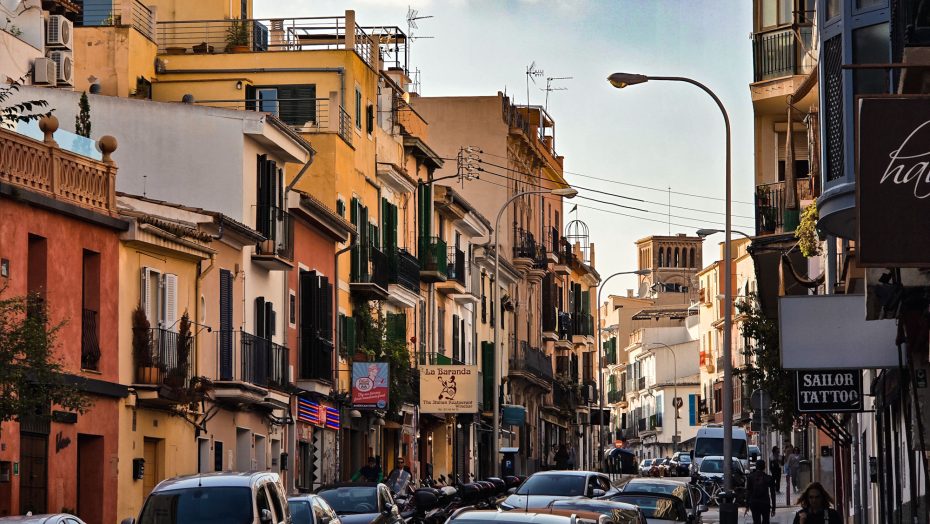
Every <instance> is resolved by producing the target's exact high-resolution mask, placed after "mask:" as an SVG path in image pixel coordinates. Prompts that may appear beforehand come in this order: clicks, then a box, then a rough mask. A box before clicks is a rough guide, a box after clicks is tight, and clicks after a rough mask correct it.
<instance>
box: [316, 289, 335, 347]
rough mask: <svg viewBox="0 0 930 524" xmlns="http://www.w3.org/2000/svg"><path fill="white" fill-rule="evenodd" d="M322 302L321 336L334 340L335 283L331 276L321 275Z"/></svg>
mask: <svg viewBox="0 0 930 524" xmlns="http://www.w3.org/2000/svg"><path fill="white" fill-rule="evenodd" d="M319 292H320V296H319V304H320V312H321V315H320V320H321V324H320V338H322V339H323V340H326V341H329V342H332V341H333V285H332V284H330V283H329V278H327V277H320V288H319Z"/></svg>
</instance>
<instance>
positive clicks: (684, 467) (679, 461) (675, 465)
mask: <svg viewBox="0 0 930 524" xmlns="http://www.w3.org/2000/svg"><path fill="white" fill-rule="evenodd" d="M666 469H667V471H668V476H669V477H688V476H690V475H691V455H689V454H688V452H686V451H678V452H676V453H675V454H674V455H672V459H671V460H670V461H669V462H668V465H667V467H666Z"/></svg>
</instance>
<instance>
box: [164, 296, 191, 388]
mask: <svg viewBox="0 0 930 524" xmlns="http://www.w3.org/2000/svg"><path fill="white" fill-rule="evenodd" d="M193 341H194V340H193V338H192V337H191V318H190V315H188V313H187V310H185V311H184V314H183V315H181V320H180V321H179V322H178V349H177V351H178V364H177V365H176V366H175V367H173V368H171V369H169V370H168V376H167V377H166V378H165V383H166V384H167V385H168V386H169V387H170V388H171V389H173V390H179V389H182V388H184V387H185V384H184V383H185V382H187V373H188V372H189V371H190V355H191V345H192V344H193Z"/></svg>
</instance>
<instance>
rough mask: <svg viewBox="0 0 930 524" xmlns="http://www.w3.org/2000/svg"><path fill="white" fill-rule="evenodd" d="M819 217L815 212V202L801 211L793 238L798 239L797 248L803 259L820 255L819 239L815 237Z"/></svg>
mask: <svg viewBox="0 0 930 524" xmlns="http://www.w3.org/2000/svg"><path fill="white" fill-rule="evenodd" d="M818 218H820V215H819V213H818V211H817V202H816V201H815V202H811V204H810V205H809V206H807V207H805V208H804V211H801V222H800V223H799V224H798V227H797V229H795V230H794V237H795V238H797V239H798V248H799V249H800V250H801V254H802V255H804V256H805V257H808V258H810V257H813V256H817V255H819V254H820V237H818V236H817V219H818Z"/></svg>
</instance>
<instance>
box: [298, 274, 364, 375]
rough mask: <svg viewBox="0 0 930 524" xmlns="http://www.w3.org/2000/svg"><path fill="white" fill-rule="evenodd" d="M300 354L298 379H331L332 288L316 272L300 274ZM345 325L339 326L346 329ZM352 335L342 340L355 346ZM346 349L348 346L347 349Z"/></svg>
mask: <svg viewBox="0 0 930 524" xmlns="http://www.w3.org/2000/svg"><path fill="white" fill-rule="evenodd" d="M299 278H300V289H299V291H298V292H299V293H300V304H299V307H300V312H299V316H300V326H299V329H300V333H299V340H300V343H299V345H300V354H299V357H298V362H299V368H300V369H299V372H300V374H299V376H300V377H301V378H308V379H320V380H330V379H331V378H332V367H333V366H332V352H333V286H332V284H330V283H329V279H328V278H327V277H324V276H322V275H319V274H317V272H316V271H304V270H301V271H300V277H299ZM347 325H348V322H346V323H344V324H343V325H342V328H343V330H345V329H346V326H347ZM354 325H355V324H354V320H353V322H352V326H353V328H354ZM354 331H355V330H354V329H352V336H351V338H350V336H349V335H348V334H346V337H345V339H344V341H345V342H346V343H348V342H352V343H353V345H354ZM347 347H348V346H347Z"/></svg>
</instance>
